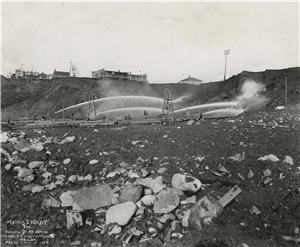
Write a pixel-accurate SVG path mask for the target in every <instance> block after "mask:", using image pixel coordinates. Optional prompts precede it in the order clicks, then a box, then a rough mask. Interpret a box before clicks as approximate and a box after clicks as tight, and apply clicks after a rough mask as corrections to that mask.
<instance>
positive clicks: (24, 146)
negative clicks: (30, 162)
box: [14, 139, 30, 153]
mask: <svg viewBox="0 0 300 247" xmlns="http://www.w3.org/2000/svg"><path fill="white" fill-rule="evenodd" d="M14 148H15V149H16V150H18V151H20V152H22V153H24V152H26V151H28V150H30V143H29V142H28V141H26V140H25V139H21V140H20V141H19V142H18V143H17V144H16V145H15V146H14Z"/></svg>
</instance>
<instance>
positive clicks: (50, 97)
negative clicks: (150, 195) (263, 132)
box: [1, 67, 300, 120]
mask: <svg viewBox="0 0 300 247" xmlns="http://www.w3.org/2000/svg"><path fill="white" fill-rule="evenodd" d="M286 72H287V73H288V100H289V101H288V102H289V104H295V103H299V96H300V89H299V80H300V68H299V67H296V68H288V69H282V70H266V71H263V72H248V71H243V72H242V73H240V74H238V75H235V76H232V77H231V78H229V79H228V80H226V81H220V82H211V83H206V84H201V85H199V86H196V85H189V84H149V83H141V82H134V81H121V80H95V79H92V78H71V77H70V78H62V79H53V80H43V81H42V80H41V81H39V80H36V81H26V80H16V79H6V78H5V77H3V76H2V83H1V108H2V112H1V117H2V119H3V120H7V119H9V118H10V119H18V118H20V117H25V116H26V111H27V114H28V117H30V118H32V117H33V116H39V117H41V116H46V115H50V116H54V115H53V113H54V112H55V111H58V110H60V109H62V108H63V106H64V107H68V106H72V105H75V104H78V103H81V102H85V101H88V100H89V98H90V97H91V94H95V95H97V97H98V98H103V97H109V96H119V95H144V96H153V97H160V98H163V97H164V92H165V88H170V89H171V93H172V98H173V99H178V102H179V106H180V107H184V106H193V105H198V104H203V103H208V102H221V101H230V100H232V99H234V98H236V96H238V95H239V94H240V93H241V87H242V85H243V84H244V82H245V81H247V80H254V81H256V82H260V83H262V84H263V85H265V86H266V92H264V94H265V95H266V97H268V98H269V99H270V101H269V104H268V105H269V106H272V107H273V106H276V105H282V104H283V103H284V75H285V73H286ZM24 102H26V104H25V103H24ZM77 110H78V111H79V112H80V114H82V115H84V114H85V113H86V111H87V109H86V108H84V109H77ZM71 113H74V112H70V111H69V112H66V114H67V117H69V116H70V115H71ZM75 113H76V112H75ZM56 117H61V116H56Z"/></svg>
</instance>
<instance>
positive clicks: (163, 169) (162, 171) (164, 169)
mask: <svg viewBox="0 0 300 247" xmlns="http://www.w3.org/2000/svg"><path fill="white" fill-rule="evenodd" d="M166 170H168V169H167V168H165V167H161V168H159V169H158V170H157V173H159V174H163V173H164V172H165V171H166Z"/></svg>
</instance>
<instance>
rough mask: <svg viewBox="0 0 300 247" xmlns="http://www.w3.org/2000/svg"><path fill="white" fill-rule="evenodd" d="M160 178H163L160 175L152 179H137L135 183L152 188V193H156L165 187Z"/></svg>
mask: <svg viewBox="0 0 300 247" xmlns="http://www.w3.org/2000/svg"><path fill="white" fill-rule="evenodd" d="M162 179H163V177H162V176H158V177H156V178H154V179H153V178H144V179H137V180H136V183H137V184H140V185H143V186H146V187H149V188H151V189H152V190H153V193H158V192H159V191H161V190H162V189H163V188H165V187H166V186H165V185H164V184H163V182H162Z"/></svg>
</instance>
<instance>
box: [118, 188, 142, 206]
mask: <svg viewBox="0 0 300 247" xmlns="http://www.w3.org/2000/svg"><path fill="white" fill-rule="evenodd" d="M143 190H144V189H143V186H141V185H136V184H128V185H126V186H125V187H124V188H123V189H122V191H121V195H120V197H119V202H120V203H122V202H129V201H131V202H137V201H138V200H139V199H140V198H141V196H142V194H143Z"/></svg>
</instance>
